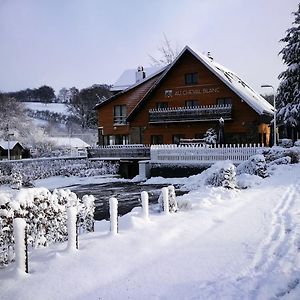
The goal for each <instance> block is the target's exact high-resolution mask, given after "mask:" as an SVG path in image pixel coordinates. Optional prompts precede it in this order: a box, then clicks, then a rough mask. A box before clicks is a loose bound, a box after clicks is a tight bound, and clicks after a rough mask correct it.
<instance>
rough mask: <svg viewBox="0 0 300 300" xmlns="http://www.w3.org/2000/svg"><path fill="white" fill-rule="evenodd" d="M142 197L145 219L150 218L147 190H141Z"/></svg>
mask: <svg viewBox="0 0 300 300" xmlns="http://www.w3.org/2000/svg"><path fill="white" fill-rule="evenodd" d="M141 198H142V207H143V211H142V216H143V218H144V219H145V220H148V219H149V195H148V193H147V192H145V191H142V192H141Z"/></svg>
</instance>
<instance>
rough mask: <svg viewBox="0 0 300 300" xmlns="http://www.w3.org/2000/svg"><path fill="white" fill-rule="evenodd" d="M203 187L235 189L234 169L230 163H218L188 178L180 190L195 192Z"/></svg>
mask: <svg viewBox="0 0 300 300" xmlns="http://www.w3.org/2000/svg"><path fill="white" fill-rule="evenodd" d="M205 185H212V186H216V187H218V186H223V187H226V188H235V187H236V168H235V166H234V165H233V164H232V162H231V161H219V162H217V163H215V164H213V165H212V166H211V167H210V168H208V169H206V170H205V171H203V172H202V173H200V174H197V175H193V176H190V177H189V180H188V181H186V183H185V184H184V185H183V186H182V187H181V189H182V190H188V191H191V190H196V189H198V188H199V187H203V186H205Z"/></svg>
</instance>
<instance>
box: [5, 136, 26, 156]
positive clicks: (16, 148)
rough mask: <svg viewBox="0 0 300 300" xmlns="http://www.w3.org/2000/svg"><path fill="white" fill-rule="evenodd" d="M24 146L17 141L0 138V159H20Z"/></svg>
mask: <svg viewBox="0 0 300 300" xmlns="http://www.w3.org/2000/svg"><path fill="white" fill-rule="evenodd" d="M24 152H25V148H24V147H23V146H22V145H21V144H20V143H19V142H18V141H4V140H0V159H8V156H10V159H22V158H23V154H24Z"/></svg>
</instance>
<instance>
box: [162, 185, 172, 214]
mask: <svg viewBox="0 0 300 300" xmlns="http://www.w3.org/2000/svg"><path fill="white" fill-rule="evenodd" d="M161 192H162V197H163V206H164V214H165V215H169V214H170V212H169V191H168V188H167V187H163V188H162V189H161Z"/></svg>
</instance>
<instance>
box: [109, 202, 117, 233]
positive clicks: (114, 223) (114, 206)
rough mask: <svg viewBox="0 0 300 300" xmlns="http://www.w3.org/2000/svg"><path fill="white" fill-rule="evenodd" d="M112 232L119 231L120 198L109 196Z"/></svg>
mask: <svg viewBox="0 0 300 300" xmlns="http://www.w3.org/2000/svg"><path fill="white" fill-rule="evenodd" d="M109 215H110V232H111V233H112V234H117V233H118V200H117V199H116V198H114V197H111V198H109Z"/></svg>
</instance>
